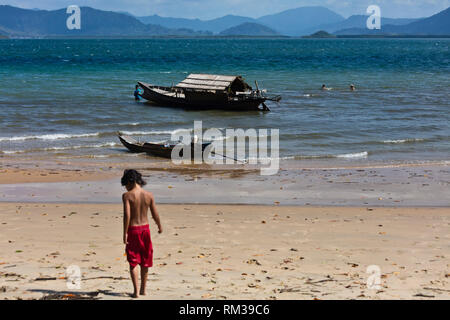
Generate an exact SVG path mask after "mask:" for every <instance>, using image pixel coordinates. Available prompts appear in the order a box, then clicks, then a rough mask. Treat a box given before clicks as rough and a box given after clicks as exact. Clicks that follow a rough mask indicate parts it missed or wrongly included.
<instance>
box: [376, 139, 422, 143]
mask: <svg viewBox="0 0 450 320" xmlns="http://www.w3.org/2000/svg"><path fill="white" fill-rule="evenodd" d="M423 140H424V139H399V140H384V141H383V143H394V144H395V143H408V142H417V141H423Z"/></svg>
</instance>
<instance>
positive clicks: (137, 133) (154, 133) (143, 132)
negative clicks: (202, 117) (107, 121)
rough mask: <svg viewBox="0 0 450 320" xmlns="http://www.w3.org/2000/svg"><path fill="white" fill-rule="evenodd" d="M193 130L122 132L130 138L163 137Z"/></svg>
mask: <svg viewBox="0 0 450 320" xmlns="http://www.w3.org/2000/svg"><path fill="white" fill-rule="evenodd" d="M192 131H193V129H176V130H172V131H169V130H160V131H159V130H155V131H121V133H123V134H125V135H128V136H145V135H162V134H177V133H181V132H192Z"/></svg>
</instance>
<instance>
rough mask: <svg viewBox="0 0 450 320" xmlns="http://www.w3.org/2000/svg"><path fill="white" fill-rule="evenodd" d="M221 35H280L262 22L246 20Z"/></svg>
mask: <svg viewBox="0 0 450 320" xmlns="http://www.w3.org/2000/svg"><path fill="white" fill-rule="evenodd" d="M219 35H221V36H279V35H280V34H279V33H278V32H276V31H275V30H273V29H271V28H269V27H266V26H264V25H262V24H258V23H253V22H245V23H242V24H240V25H238V26H236V27H231V28H229V29H226V30H224V31H222V32H221V33H220V34H219Z"/></svg>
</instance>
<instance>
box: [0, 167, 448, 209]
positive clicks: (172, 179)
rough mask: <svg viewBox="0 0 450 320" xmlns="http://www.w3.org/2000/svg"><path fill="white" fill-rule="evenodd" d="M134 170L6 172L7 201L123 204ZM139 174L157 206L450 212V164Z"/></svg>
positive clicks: (147, 170)
mask: <svg viewBox="0 0 450 320" xmlns="http://www.w3.org/2000/svg"><path fill="white" fill-rule="evenodd" d="M129 166H131V165H130V164H126V165H124V164H109V166H105V165H103V164H102V166H101V167H100V166H98V165H96V164H94V165H91V166H84V167H81V168H82V169H79V168H77V167H76V166H74V165H72V169H67V164H66V165H63V166H61V167H60V168H59V169H47V168H45V167H39V168H23V169H20V168H7V169H5V168H2V169H1V170H0V202H41V203H118V202H120V199H121V198H120V197H121V195H122V193H123V192H124V189H123V188H122V186H121V185H120V177H121V175H122V172H123V171H122V170H123V169H124V168H125V167H129ZM134 167H135V168H137V169H138V170H140V171H141V172H142V174H143V176H144V179H145V180H147V182H148V185H147V186H146V189H147V190H149V191H152V192H153V193H154V194H155V197H156V199H157V202H159V203H166V204H224V205H225V204H235V205H238V204H245V205H255V204H262V205H268V206H271V205H275V206H299V207H314V206H315V207H329V206H331V207H349V206H350V207H368V206H371V207H424V208H426V207H437V208H439V207H443V208H445V207H450V199H448V197H447V196H446V190H448V187H449V186H450V166H449V165H447V164H445V165H425V166H424V165H408V166H400V167H399V166H380V167H361V166H359V167H352V168H338V169H336V168H331V169H330V168H327V169H323V168H308V169H300V168H298V169H281V170H280V171H279V172H278V174H276V175H273V176H261V175H259V171H258V170H256V169H249V168H247V169H245V168H242V167H239V166H235V167H233V168H232V169H228V170H227V169H226V168H225V169H224V168H215V169H212V168H211V167H207V168H205V166H203V165H197V166H173V165H171V164H170V163H157V164H154V165H153V166H152V165H150V164H143V165H142V166H134ZM83 168H84V169H83ZM100 169H101V170H100ZM205 169H206V170H205ZM12 181H14V183H11V182H12ZM55 190H56V191H55Z"/></svg>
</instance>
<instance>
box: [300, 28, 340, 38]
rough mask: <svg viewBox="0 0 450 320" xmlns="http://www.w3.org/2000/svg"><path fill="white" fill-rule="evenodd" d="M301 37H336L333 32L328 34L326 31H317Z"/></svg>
mask: <svg viewBox="0 0 450 320" xmlns="http://www.w3.org/2000/svg"><path fill="white" fill-rule="evenodd" d="M302 38H305V39H310V38H320V39H328V38H336V36H335V35H334V34H329V33H328V32H326V31H323V30H321V31H317V32H316V33H313V34H312V35H309V36H303V37H302Z"/></svg>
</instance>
